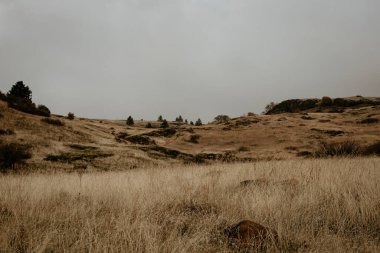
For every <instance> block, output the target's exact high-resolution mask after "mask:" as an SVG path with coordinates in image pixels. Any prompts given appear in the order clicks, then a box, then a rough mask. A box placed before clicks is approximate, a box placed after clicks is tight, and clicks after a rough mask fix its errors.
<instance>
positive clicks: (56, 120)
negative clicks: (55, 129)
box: [41, 118, 65, 126]
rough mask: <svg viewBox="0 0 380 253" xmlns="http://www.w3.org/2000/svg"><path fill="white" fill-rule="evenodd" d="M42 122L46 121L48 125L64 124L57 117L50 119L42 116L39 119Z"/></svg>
mask: <svg viewBox="0 0 380 253" xmlns="http://www.w3.org/2000/svg"><path fill="white" fill-rule="evenodd" d="M41 121H42V122H44V123H47V124H49V125H54V126H64V125H65V123H64V122H63V121H61V120H59V119H51V118H43V119H41Z"/></svg>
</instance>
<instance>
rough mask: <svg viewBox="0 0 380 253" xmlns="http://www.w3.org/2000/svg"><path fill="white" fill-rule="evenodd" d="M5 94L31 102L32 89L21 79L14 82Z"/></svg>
mask: <svg viewBox="0 0 380 253" xmlns="http://www.w3.org/2000/svg"><path fill="white" fill-rule="evenodd" d="M7 96H9V97H12V96H13V97H17V98H22V99H24V100H26V101H28V102H32V91H31V90H30V89H29V87H28V86H26V85H25V84H24V82H23V81H18V82H17V83H15V84H14V85H13V86H12V88H11V90H10V91H9V92H8V94H7Z"/></svg>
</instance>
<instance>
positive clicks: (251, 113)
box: [247, 112, 256, 117]
mask: <svg viewBox="0 0 380 253" xmlns="http://www.w3.org/2000/svg"><path fill="white" fill-rule="evenodd" d="M247 116H249V117H252V116H256V114H255V113H253V112H249V113H248V114H247Z"/></svg>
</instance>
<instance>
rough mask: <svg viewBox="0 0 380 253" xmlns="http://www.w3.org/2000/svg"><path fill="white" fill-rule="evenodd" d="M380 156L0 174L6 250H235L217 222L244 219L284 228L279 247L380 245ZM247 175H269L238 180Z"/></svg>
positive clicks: (0, 246)
mask: <svg viewBox="0 0 380 253" xmlns="http://www.w3.org/2000/svg"><path fill="white" fill-rule="evenodd" d="M379 165H380V159H379V158H355V159H340V160H339V159H329V160H293V161H290V160H289V161H277V162H260V163H251V164H229V165H213V166H205V167H202V166H198V167H168V168H160V169H157V168H156V169H137V170H130V171H126V172H108V173H92V174H84V175H82V176H81V177H80V176H79V175H78V174H74V173H72V174H63V173H62V174H60V173H57V174H29V175H2V176H0V252H234V251H237V250H238V248H237V247H234V246H233V245H229V244H228V243H227V241H226V238H225V237H224V236H223V235H222V234H221V233H220V231H221V229H223V228H225V227H226V226H228V225H231V224H234V223H235V222H238V221H240V220H242V219H251V220H254V221H256V222H259V223H261V224H263V225H265V226H268V227H270V228H273V229H276V230H277V231H278V233H279V236H280V245H279V248H278V249H277V250H276V249H272V250H273V251H274V252H276V251H278V252H280V251H282V252H379V251H380V242H379V239H380V212H379V210H380V198H379V196H380V184H379V179H380V169H379V167H380V166H379ZM80 179H81V180H80ZM249 179H263V180H265V181H267V184H264V185H263V186H261V187H258V186H247V187H242V186H240V182H241V181H243V180H249ZM287 179H293V180H291V181H284V180H287Z"/></svg>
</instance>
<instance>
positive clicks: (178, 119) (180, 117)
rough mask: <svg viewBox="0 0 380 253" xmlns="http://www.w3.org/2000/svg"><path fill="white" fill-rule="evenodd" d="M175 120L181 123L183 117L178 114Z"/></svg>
mask: <svg viewBox="0 0 380 253" xmlns="http://www.w3.org/2000/svg"><path fill="white" fill-rule="evenodd" d="M175 121H176V122H180V123H182V122H183V118H182V116H181V115H179V116H178V117H177V118H175Z"/></svg>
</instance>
